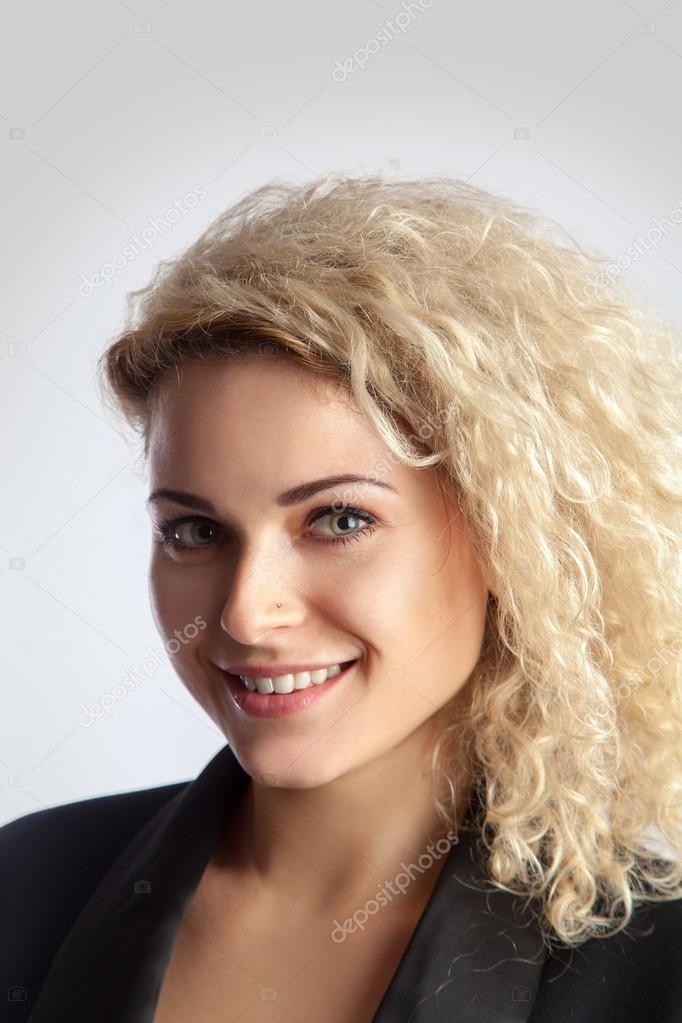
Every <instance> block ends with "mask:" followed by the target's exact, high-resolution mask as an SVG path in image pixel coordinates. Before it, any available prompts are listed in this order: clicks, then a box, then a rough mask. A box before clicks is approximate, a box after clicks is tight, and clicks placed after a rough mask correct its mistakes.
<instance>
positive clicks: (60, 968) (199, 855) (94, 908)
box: [29, 745, 545, 1023]
mask: <svg viewBox="0 0 682 1023" xmlns="http://www.w3.org/2000/svg"><path fill="white" fill-rule="evenodd" d="M248 780H249V775H248V774H247V773H246V772H245V771H244V770H243V769H242V767H241V765H240V764H239V762H238V760H237V759H236V757H235V756H234V754H233V752H232V750H231V749H230V747H229V746H228V745H226V746H224V747H223V748H222V749H221V750H220V751H219V752H218V753H217V754H216V755H215V756H214V757H213V759H212V760H211V761H210V762H209V763H208V764H207V765H206V767H205V768H204V769H203V771H202V772H201V773H200V774H199V775H198V776H197V777H196V778H195V779H194V780H193V781H191V782H189V783H188V784H187V787H186V788H184V789H182V791H181V792H179V793H177V794H176V795H175V796H174V797H173V798H172V799H171V800H170V801H169V803H167V804H166V806H164V807H163V809H162V810H160V811H159V812H158V813H157V814H156V815H155V816H154V817H153V818H152V819H151V820H149V821H148V822H147V824H146V825H145V826H144V827H143V828H142V830H141V831H140V832H139V833H138V835H137V836H136V838H135V839H134V840H133V841H132V842H131V843H130V845H128V847H127V848H126V849H125V851H124V852H123V854H122V855H121V856H119V857H118V859H117V860H116V861H115V862H114V863H113V864H112V866H111V867H110V869H109V870H108V872H107V873H106V875H105V876H104V878H103V879H102V881H101V882H100V884H99V885H98V887H97V888H96V889H95V891H94V892H93V894H92V896H91V897H90V899H89V900H88V902H87V904H86V905H85V907H84V908H83V910H82V912H81V913H80V915H79V916H78V918H77V919H76V921H75V923H74V925H73V927H72V928H71V930H70V931H69V933H68V934H67V936H66V937H65V940H64V942H63V944H62V946H61V948H60V950H59V952H58V954H57V956H56V957H55V959H54V962H53V963H52V967H51V968H50V971H49V973H48V975H47V978H46V980H45V984H44V986H43V988H42V990H41V992H40V994H39V996H38V999H37V1002H36V1005H35V1007H34V1009H33V1012H32V1013H31V1015H30V1017H29V1021H30V1023H54V1020H56V1019H68V1020H69V1023H92V1020H93V1019H96V1020H97V1021H98V1023H123V1021H126V1023H153V1018H154V1013H155V1009H156V1004H157V1001H158V996H159V992H160V990H161V984H162V981H163V977H164V974H165V972H166V969H167V967H168V963H169V960H170V955H171V952H172V948H173V944H174V941H175V937H176V934H177V931H178V929H179V926H180V923H181V920H182V917H183V915H184V913H185V911H186V909H187V907H188V905H189V902H190V900H191V898H192V895H193V893H194V891H195V889H196V888H197V886H198V884H199V881H200V880H201V877H202V874H203V872H204V869H205V867H206V864H207V863H208V860H209V858H210V856H211V853H212V851H213V849H214V847H215V844H216V842H217V840H218V837H219V835H220V833H221V830H222V827H223V823H224V819H225V813H226V810H227V809H228V807H229V806H230V805H231V803H232V802H233V801H234V799H235V798H236V797H237V795H238V794H239V792H240V791H241V789H242V787H243V786H244V785H245V784H246V783H247V782H248ZM468 821H469V817H468V818H467V821H465V824H464V825H463V826H462V828H461V829H460V831H459V841H458V843H457V844H455V845H454V846H453V847H452V849H451V850H450V852H449V853H448V856H447V860H446V862H445V864H444V865H443V869H442V870H441V873H440V875H439V877H438V880H437V882H436V885H435V887H434V890H433V892H432V894H431V897H430V899H429V901H428V903H427V906H426V908H425V910H424V912H423V913H422V916H421V917H420V919H419V922H418V924H417V927H416V928H415V931H414V933H413V934H412V937H411V939H410V941H409V943H408V946H407V948H406V949H405V952H404V954H403V956H402V958H401V960H400V963H399V964H398V967H397V969H396V972H395V974H394V976H393V979H392V981H391V984H390V985H389V987H388V989H387V991H386V993H385V995H384V997H383V999H382V1001H381V1003H380V1005H379V1008H378V1010H377V1012H376V1014H375V1016H374V1019H373V1021H372V1023H395V1021H396V1020H400V1021H401V1023H446V1021H447V1023H450V1021H451V1020H453V1019H457V1020H458V1023H468V1021H471V1023H486V1021H488V1020H490V1021H495V1023H520V1021H526V1020H527V1019H528V1017H529V1015H530V1012H531V1009H532V1005H533V1002H534V999H535V995H536V992H537V988H538V983H539V978H540V972H541V970H542V966H543V964H544V961H545V949H544V946H543V943H542V940H541V937H540V934H539V931H538V930H537V928H536V927H535V925H534V923H533V920H532V917H531V916H530V914H529V913H528V911H527V910H526V909H525V908H524V906H523V904H522V903H521V900H519V899H517V898H515V897H513V896H512V895H509V894H507V893H505V892H501V891H498V890H496V889H493V888H492V887H491V886H490V884H489V883H487V882H486V880H485V872H484V870H483V869H482V867H481V863H480V858H479V855H478V844H477V841H476V833H475V829H473V828H469V826H468V823H467V822H468Z"/></svg>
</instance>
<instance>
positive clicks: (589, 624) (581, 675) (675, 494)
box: [97, 174, 682, 945]
mask: <svg viewBox="0 0 682 1023" xmlns="http://www.w3.org/2000/svg"><path fill="white" fill-rule="evenodd" d="M605 261H606V257H603V256H600V255H597V254H594V253H593V254H587V253H586V252H584V251H583V250H582V249H581V248H580V246H578V245H577V244H576V243H575V242H574V241H573V240H572V238H571V237H570V235H568V233H567V232H565V231H564V230H563V229H562V228H561V227H560V225H558V224H556V223H555V222H554V221H553V220H552V219H551V218H549V217H546V216H542V215H540V214H538V213H536V212H534V211H531V210H528V209H526V208H524V207H522V206H520V205H518V204H516V203H514V202H512V201H509V200H508V199H505V198H502V197H499V196H495V195H492V194H490V193H488V192H485V191H483V190H481V189H479V188H476V187H474V186H473V185H471V184H468V183H466V182H462V181H460V180H453V179H452V178H448V177H445V176H440V177H431V178H420V179H418V180H396V179H390V178H387V177H386V176H384V175H381V174H379V175H375V176H360V177H350V176H346V175H343V174H325V175H322V176H320V177H318V178H316V179H315V180H313V181H312V182H309V183H306V184H303V185H301V184H289V183H281V182H274V181H272V182H270V183H268V184H266V185H264V186H262V187H260V188H257V189H256V190H255V191H253V192H251V193H250V194H248V195H246V196H245V197H244V198H242V199H241V200H240V201H239V202H237V203H236V204H235V205H233V206H231V207H230V208H229V209H227V210H226V211H225V212H224V213H222V214H221V215H220V216H219V217H218V218H217V219H216V220H215V221H214V222H213V223H212V224H211V225H210V227H209V228H208V229H207V230H206V231H205V232H204V233H203V234H202V235H201V237H199V238H198V240H197V241H196V242H195V243H194V244H192V245H191V247H190V248H189V249H187V250H186V251H185V252H184V253H183V254H182V255H180V256H179V257H178V258H176V259H172V260H167V261H164V262H162V263H161V264H160V265H159V266H158V267H157V269H156V272H155V274H154V276H153V278H152V280H151V282H150V283H149V284H148V285H147V287H146V288H142V289H140V290H138V291H134V292H131V293H130V295H129V297H128V303H129V307H128V326H127V328H126V329H125V330H124V331H123V332H122V333H120V335H119V336H118V337H117V338H115V339H112V340H111V342H110V343H109V345H108V347H107V349H106V350H105V351H104V352H103V354H102V356H101V358H100V360H99V362H98V366H97V370H98V378H99V381H100V384H101V386H102V394H103V398H104V401H105V404H107V405H109V407H111V408H112V409H113V410H114V411H115V412H118V413H119V414H122V415H123V417H124V418H125V419H126V420H127V422H128V424H129V425H131V426H132V427H133V428H134V430H135V431H136V432H138V433H139V434H141V435H142V436H143V438H144V451H145V456H146V455H147V454H148V436H149V426H150V419H151V414H152V410H153V396H154V387H155V384H156V383H157V382H158V381H159V380H160V379H161V377H162V376H163V375H164V374H166V373H168V372H169V371H177V370H178V368H179V367H180V366H181V365H183V364H184V363H186V362H187V361H189V360H193V359H211V358H217V359H224V358H225V357H226V356H227V355H229V354H230V353H231V352H240V351H247V352H252V351H256V352H259V351H263V350H267V351H275V352H277V353H282V354H285V355H286V356H287V357H291V358H294V359H295V360H297V361H298V362H299V363H300V364H302V365H303V366H305V367H307V368H308V369H309V370H312V371H314V372H316V373H318V374H321V375H323V376H327V377H330V378H334V379H337V380H342V381H344V382H345V384H346V386H347V388H348V389H349V391H350V392H352V395H353V397H354V399H355V401H356V403H357V405H358V406H359V407H360V408H361V409H362V410H364V412H365V413H366V415H367V417H368V419H369V420H370V422H371V423H372V424H373V425H374V427H375V429H376V430H377V432H378V434H379V436H380V437H381V438H382V439H383V440H384V442H385V443H386V444H387V445H388V447H389V448H390V449H391V450H392V451H393V452H394V454H395V456H396V457H397V458H400V459H401V460H403V461H404V462H405V463H406V464H408V465H411V466H413V467H415V468H419V467H434V468H435V469H436V472H437V478H438V480H439V485H441V487H442V488H443V492H445V493H448V494H449V495H450V496H451V497H452V498H453V499H455V500H456V501H457V504H458V507H459V509H460V510H461V511H462V513H463V514H464V515H465V516H466V519H467V520H468V523H469V524H470V528H471V536H472V539H473V543H474V546H475V548H476V551H477V554H478V556H479V559H480V563H481V566H482V570H483V572H484V574H485V578H486V580H487V581H488V584H489V587H490V590H491V594H492V595H493V596H491V600H490V602H489V606H488V617H487V622H486V632H485V636H484V640H483V645H482V649H481V655H480V659H479V662H478V664H477V666H476V668H475V670H474V672H473V675H472V678H471V702H470V705H469V706H468V708H467V713H466V715H462V714H460V715H459V717H458V718H457V719H455V718H453V719H452V720H451V721H450V723H449V724H448V727H447V729H446V730H445V731H444V732H443V733H442V734H441V736H440V739H439V741H438V743H437V745H436V748H435V749H434V751H433V767H434V771H435V772H436V776H437V778H438V779H439V780H440V784H439V785H438V786H437V788H438V791H437V792H434V798H435V802H436V806H437V807H438V813H439V815H440V816H442V819H443V821H444V822H445V823H446V825H448V826H450V825H451V824H452V822H453V819H454V817H453V814H454V806H455V795H454V793H455V786H456V783H457V767H456V765H457V762H458V760H457V758H458V757H459V756H460V754H461V750H462V745H463V744H464V748H465V749H466V750H467V752H468V755H469V756H470V757H471V763H472V764H473V765H474V768H475V774H474V777H475V778H476V786H477V789H478V791H479V792H480V793H481V800H480V804H479V805H480V808H481V812H480V814H479V818H478V821H477V824H478V826H480V836H481V839H482V841H483V844H484V846H485V849H486V852H487V869H488V872H489V877H490V881H491V883H492V884H493V885H496V886H498V887H500V888H504V889H506V890H509V891H513V892H515V893H517V894H520V895H522V896H525V897H527V898H528V899H529V900H532V901H533V902H534V904H535V905H536V906H537V907H539V908H538V911H537V918H538V924H539V926H540V929H541V931H542V933H543V935H544V938H545V940H546V941H547V942H548V943H552V942H554V941H557V940H558V941H559V942H562V943H565V944H569V945H575V944H578V943H580V942H582V941H584V940H585V939H586V938H589V937H607V936H609V935H610V934H614V933H616V932H617V931H618V930H621V929H622V928H624V927H625V926H626V925H627V924H628V923H629V922H630V920H631V918H632V915H633V911H634V909H635V907H636V905H637V904H638V903H640V902H643V901H646V900H649V901H654V900H664V899H672V898H679V897H680V896H681V895H682V829H681V821H680V814H679V807H680V802H681V800H680V760H681V758H682V715H681V712H680V656H679V654H680V647H681V646H682V641H681V639H680V622H681V621H682V606H681V605H682V595H681V587H680V581H681V558H680V536H681V529H680V505H681V502H682V491H681V486H680V471H679V467H680V460H679V454H680V428H679V424H680V422H681V421H682V418H681V415H680V412H681V409H680V379H681V377H680V366H681V363H682V345H681V344H680V340H681V338H680V334H679V333H678V332H677V331H676V330H675V329H674V328H673V327H672V326H670V325H669V324H667V323H666V322H665V319H664V318H663V317H662V316H661V315H660V314H659V313H658V312H656V311H655V310H654V309H653V308H652V307H651V305H650V303H648V302H647V301H646V299H645V298H644V297H643V296H641V295H638V294H637V293H636V292H635V290H634V289H633V288H630V289H629V290H626V289H625V288H624V287H623V286H622V285H621V284H617V282H615V281H614V280H613V279H612V277H611V276H610V275H608V274H604V273H603V272H602V273H597V272H596V271H597V269H598V268H599V267H600V264H602V263H604V262H605ZM408 431H410V436H409V438H407V437H406V433H407V432H408ZM661 842H662V844H663V852H661Z"/></svg>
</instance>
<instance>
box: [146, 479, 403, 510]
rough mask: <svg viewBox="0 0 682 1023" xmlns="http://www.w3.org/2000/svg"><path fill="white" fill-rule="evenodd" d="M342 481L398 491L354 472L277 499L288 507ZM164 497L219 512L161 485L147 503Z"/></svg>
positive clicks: (303, 486) (287, 492)
mask: <svg viewBox="0 0 682 1023" xmlns="http://www.w3.org/2000/svg"><path fill="white" fill-rule="evenodd" d="M342 483H368V484H369V485H370V486H372V487H382V488H384V489H385V490H392V491H393V493H395V494H397V493H398V491H397V490H396V488H395V487H394V486H392V484H390V483H386V482H385V481H384V480H375V479H372V478H371V477H370V476H357V475H355V474H354V473H344V474H342V475H340V476H325V477H324V478H323V479H319V480H311V482H310V483H300V484H299V485H298V486H297V487H292V488H291V489H290V490H285V491H284V493H282V494H280V495H279V496H278V497H277V498H276V499H275V500H276V503H277V504H278V505H280V506H282V507H284V508H286V507H289V506H290V505H293V504H301V503H302V502H303V501H307V500H308V498H310V497H314V495H315V494H317V493H319V492H320V491H321V490H330V489H331V488H332V487H337V486H339V485H341V484H342ZM163 498H165V499H166V500H167V501H174V502H175V504H183V505H185V506H186V507H187V508H193V509H194V510H195V511H204V512H208V513H209V514H210V515H217V514H218V513H217V510H216V508H215V506H214V505H213V504H212V503H211V502H210V501H208V500H207V499H206V498H205V497H200V496H199V495H198V494H190V493H187V491H184V490H169V489H168V488H166V487H160V488H159V489H158V490H154V491H152V493H151V494H150V495H149V497H148V498H147V504H150V503H151V502H152V501H159V500H161V499H163Z"/></svg>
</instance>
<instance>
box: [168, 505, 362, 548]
mask: <svg viewBox="0 0 682 1023" xmlns="http://www.w3.org/2000/svg"><path fill="white" fill-rule="evenodd" d="M325 515H351V516H353V517H354V518H358V519H362V520H363V521H364V522H366V523H367V525H366V526H365V527H364V528H363V529H358V530H357V531H356V532H355V533H347V534H346V536H336V537H315V538H314V539H315V540H316V541H317V542H318V543H330V544H339V543H342V544H346V543H348V542H349V541H351V540H361V539H362V537H363V536H364V535H365V534H369V533H373V532H374V523H375V521H376V519H375V518H374V516H372V515H370V514H369V512H365V511H363V510H362V509H361V508H353V507H352V506H351V505H344V507H343V508H340V509H337V508H332V507H331V506H330V505H327V507H326V508H319V509H318V510H317V511H316V512H314V518H313V519H311V520H310V523H309V524H310V525H311V526H312V525H313V523H315V522H317V521H318V520H319V519H322V518H324V516H325ZM187 522H207V523H209V524H210V525H213V523H211V521H210V519H205V518H202V517H201V516H200V515H183V516H182V517H180V518H175V519H166V520H165V521H164V522H160V523H159V524H158V526H157V527H156V528H157V532H158V533H159V535H160V537H161V543H162V545H163V546H164V547H165V548H166V550H170V551H173V552H174V553H176V554H180V553H184V552H187V553H188V554H196V553H198V552H199V551H202V550H205V549H206V548H207V547H211V546H213V545H212V544H210V543H206V544H198V545H197V546H195V547H192V546H190V545H189V544H184V543H182V542H180V541H178V540H177V539H176V538H175V536H174V535H173V534H174V531H175V530H176V529H177V527H178V526H181V525H184V524H185V523H187Z"/></svg>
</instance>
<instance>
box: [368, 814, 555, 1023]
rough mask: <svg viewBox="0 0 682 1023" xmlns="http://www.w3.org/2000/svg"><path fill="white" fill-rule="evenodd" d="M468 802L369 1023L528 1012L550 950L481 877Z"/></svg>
mask: <svg viewBox="0 0 682 1023" xmlns="http://www.w3.org/2000/svg"><path fill="white" fill-rule="evenodd" d="M473 805H474V804H473V802H472V806H470V808H469V813H468V814H467V818H466V820H465V822H464V824H463V825H462V826H461V828H460V829H459V833H458V839H459V841H458V843H457V844H455V845H454V846H453V847H452V849H451V850H450V852H449V853H448V858H447V860H446V862H445V864H444V866H443V869H442V871H441V873H440V874H439V876H438V880H437V881H436V884H435V886H434V889H433V892H432V893H431V898H430V899H429V901H428V903H427V905H426V908H425V910H424V912H423V913H422V915H421V917H420V919H419V922H418V924H417V927H416V928H415V930H414V932H413V934H412V938H411V939H410V941H409V943H408V945H407V948H406V949H405V952H404V953H403V956H402V958H401V960H400V962H399V963H398V967H397V969H396V972H395V974H394V976H393V979H392V981H391V983H390V985H389V987H388V989H387V991H386V994H385V995H384V998H383V999H382V1001H381V1003H380V1004H379V1008H378V1009H377V1012H376V1014H375V1016H374V1018H373V1020H372V1023H395V1021H396V1020H400V1021H401V1023H450V1021H451V1020H457V1023H520V1021H524V1023H525V1021H526V1020H528V1018H529V1016H530V1013H531V1010H532V1008H533V1002H534V1001H535V996H536V994H537V990H538V986H539V983H540V974H541V972H542V968H543V966H544V963H545V959H546V955H547V949H546V946H545V945H544V942H543V940H542V936H541V934H540V931H539V929H538V928H537V926H536V924H535V922H534V919H533V917H532V914H531V912H530V911H529V910H528V909H527V908H526V906H525V903H524V902H523V901H522V900H521V899H520V898H518V897H515V896H513V895H511V894H509V893H507V892H503V891H501V890H499V889H496V888H493V886H492V884H491V882H490V881H489V880H486V874H485V870H484V869H483V867H482V857H481V854H480V845H479V841H478V837H477V833H476V829H475V828H474V827H473V826H472V824H471V819H472V817H471V813H472V808H473Z"/></svg>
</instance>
